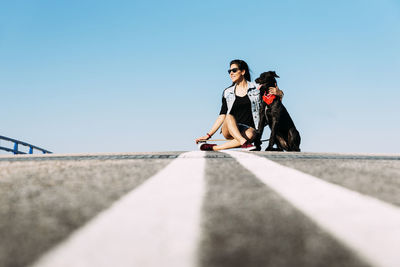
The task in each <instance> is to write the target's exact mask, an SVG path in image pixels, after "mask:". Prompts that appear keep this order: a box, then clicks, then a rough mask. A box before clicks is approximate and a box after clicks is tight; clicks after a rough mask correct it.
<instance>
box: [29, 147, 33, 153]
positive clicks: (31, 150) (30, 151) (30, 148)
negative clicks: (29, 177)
mask: <svg viewBox="0 0 400 267" xmlns="http://www.w3.org/2000/svg"><path fill="white" fill-rule="evenodd" d="M29 154H33V147H32V146H30V147H29Z"/></svg>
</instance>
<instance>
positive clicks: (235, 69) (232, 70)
mask: <svg viewBox="0 0 400 267" xmlns="http://www.w3.org/2000/svg"><path fill="white" fill-rule="evenodd" d="M238 70H239V68H233V69H230V70H228V73H229V74H231V72H233V73H236V72H237V71H238Z"/></svg>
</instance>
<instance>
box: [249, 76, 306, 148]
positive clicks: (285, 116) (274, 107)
mask: <svg viewBox="0 0 400 267" xmlns="http://www.w3.org/2000/svg"><path fill="white" fill-rule="evenodd" d="M275 77H276V78H279V76H278V75H276V73H275V71H268V72H263V73H262V74H261V75H260V77H258V78H257V79H256V83H258V84H260V85H261V87H260V88H259V89H260V97H262V101H261V109H260V123H259V125H258V129H259V135H258V138H257V139H258V140H257V141H256V142H255V144H256V146H258V147H259V148H260V149H261V146H260V144H261V141H260V139H261V136H262V133H263V130H264V127H265V125H266V124H268V125H269V128H270V129H271V136H270V138H269V144H268V147H267V148H266V149H265V151H272V150H275V151H283V150H286V151H300V134H299V132H298V131H297V129H296V127H295V126H294V123H293V120H292V118H291V117H290V115H289V113H288V112H287V110H286V108H285V106H284V105H283V104H282V102H281V99H280V97H279V96H275V95H271V94H268V91H269V87H276V84H277V83H276V79H275ZM274 144H276V145H277V148H273V146H274Z"/></svg>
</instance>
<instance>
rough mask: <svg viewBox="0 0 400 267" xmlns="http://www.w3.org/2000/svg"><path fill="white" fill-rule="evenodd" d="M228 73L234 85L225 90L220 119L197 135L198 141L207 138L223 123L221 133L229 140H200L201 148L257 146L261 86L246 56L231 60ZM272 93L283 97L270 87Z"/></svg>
mask: <svg viewBox="0 0 400 267" xmlns="http://www.w3.org/2000/svg"><path fill="white" fill-rule="evenodd" d="M229 65H230V68H229V70H228V73H229V76H230V78H231V80H232V85H231V86H230V87H228V88H226V89H225V90H224V92H223V94H222V107H221V111H220V113H219V116H218V118H217V120H216V121H215V123H214V125H213V126H212V127H211V130H210V131H209V132H208V133H207V135H205V136H203V137H200V138H197V139H196V144H197V143H199V142H200V141H206V140H208V139H210V138H211V136H212V135H213V134H214V133H216V132H217V131H218V129H219V128H220V127H221V125H222V135H223V136H224V137H225V138H226V139H228V140H229V141H228V142H226V143H224V144H221V145H216V144H207V143H200V144H199V148H200V150H206V151H217V150H222V149H229V148H237V147H241V148H242V149H243V150H255V149H256V147H255V146H254V145H253V144H252V142H253V141H254V139H255V138H256V136H257V132H256V131H257V130H258V129H257V127H258V122H259V120H260V103H261V102H260V101H261V98H260V90H258V85H257V84H256V83H253V82H251V78H250V72H249V67H248V65H247V63H246V62H245V61H243V60H239V59H236V60H232V61H231V63H230V64H229ZM269 93H270V94H274V95H278V96H280V97H282V95H283V92H282V91H281V90H279V89H278V88H275V87H270V91H269Z"/></svg>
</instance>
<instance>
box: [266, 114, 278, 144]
mask: <svg viewBox="0 0 400 267" xmlns="http://www.w3.org/2000/svg"><path fill="white" fill-rule="evenodd" d="M277 126H278V121H277V119H276V116H270V120H269V127H270V128H271V135H270V137H269V143H268V147H267V148H266V149H265V151H272V150H274V144H275V140H276V130H277Z"/></svg>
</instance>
